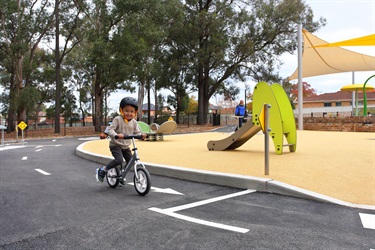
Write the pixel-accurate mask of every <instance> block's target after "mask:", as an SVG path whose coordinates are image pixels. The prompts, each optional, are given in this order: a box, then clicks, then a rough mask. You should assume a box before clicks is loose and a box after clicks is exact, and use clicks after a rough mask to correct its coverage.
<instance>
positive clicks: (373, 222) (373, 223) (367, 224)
mask: <svg viewBox="0 0 375 250" xmlns="http://www.w3.org/2000/svg"><path fill="white" fill-rule="evenodd" d="M359 217H361V222H362V225H363V227H364V228H368V229H374V230H375V214H364V213H359Z"/></svg>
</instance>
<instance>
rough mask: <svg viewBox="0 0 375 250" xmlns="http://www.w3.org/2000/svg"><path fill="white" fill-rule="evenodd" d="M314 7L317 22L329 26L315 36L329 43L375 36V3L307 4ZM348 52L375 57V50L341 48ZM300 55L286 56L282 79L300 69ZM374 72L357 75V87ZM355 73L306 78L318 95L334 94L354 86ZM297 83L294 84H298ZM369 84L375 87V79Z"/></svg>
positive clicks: (316, 0) (313, 0) (319, 0)
mask: <svg viewBox="0 0 375 250" xmlns="http://www.w3.org/2000/svg"><path fill="white" fill-rule="evenodd" d="M306 3H307V4H308V5H310V6H311V8H312V10H313V12H314V16H315V17H316V18H315V19H318V18H319V17H324V18H325V19H326V25H325V26H324V27H322V28H320V29H319V30H318V31H317V32H314V33H313V35H315V36H317V37H319V38H321V39H322V40H325V41H327V42H330V43H332V42H338V41H342V40H347V39H352V38H357V37H362V36H367V35H370V34H374V33H375V0H351V1H348V0H306ZM342 48H345V49H347V50H351V51H355V52H359V53H363V54H366V55H370V56H375V46H363V47H354V46H351V47H342ZM297 59H298V58H297V52H295V54H294V55H285V56H283V61H284V63H285V64H284V65H283V66H282V67H281V69H280V75H281V76H283V77H284V76H285V77H287V76H289V75H291V74H292V73H293V72H294V70H295V69H296V68H297ZM374 74H375V71H364V72H355V73H354V81H355V82H354V83H364V82H365V81H366V79H368V78H369V77H370V76H372V75H374ZM352 78H353V77H352V72H347V73H338V74H329V75H322V76H314V77H307V78H303V81H305V82H307V83H309V84H310V85H311V87H312V88H314V89H315V90H316V92H317V93H318V94H323V93H333V92H337V91H339V90H340V88H341V87H343V86H345V85H349V84H352V83H353V82H352V81H353V80H352ZM296 82H297V80H295V81H293V83H296ZM368 84H371V85H373V86H375V84H374V78H373V79H371V80H370V81H369V82H368Z"/></svg>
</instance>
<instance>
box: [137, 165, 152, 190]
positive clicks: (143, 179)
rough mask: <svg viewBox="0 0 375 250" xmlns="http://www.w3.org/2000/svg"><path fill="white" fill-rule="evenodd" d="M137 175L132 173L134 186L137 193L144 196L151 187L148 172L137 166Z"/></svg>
mask: <svg viewBox="0 0 375 250" xmlns="http://www.w3.org/2000/svg"><path fill="white" fill-rule="evenodd" d="M137 175H138V178H137ZM137 175H136V174H135V173H134V188H135V190H136V191H137V193H138V194H139V195H142V196H145V195H146V194H148V192H150V189H151V177H150V173H149V172H148V171H147V169H145V168H138V169H137Z"/></svg>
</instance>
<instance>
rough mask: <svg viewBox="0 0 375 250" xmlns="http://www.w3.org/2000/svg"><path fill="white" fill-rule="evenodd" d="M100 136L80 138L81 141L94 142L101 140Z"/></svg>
mask: <svg viewBox="0 0 375 250" xmlns="http://www.w3.org/2000/svg"><path fill="white" fill-rule="evenodd" d="M99 139H100V138H99V136H97V137H84V138H78V140H79V141H93V140H99Z"/></svg>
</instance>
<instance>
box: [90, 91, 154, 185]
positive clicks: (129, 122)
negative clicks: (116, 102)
mask: <svg viewBox="0 0 375 250" xmlns="http://www.w3.org/2000/svg"><path fill="white" fill-rule="evenodd" d="M137 111H138V101H137V100H136V99H134V98H132V97H125V98H123V99H122V100H121V102H120V108H119V112H120V114H121V115H119V116H116V117H115V118H114V119H113V121H112V124H111V125H110V126H109V129H108V131H107V132H108V136H109V137H110V138H111V140H110V142H109V149H110V150H111V153H112V156H113V157H114V159H113V160H112V161H111V162H109V163H108V164H107V165H106V166H103V167H101V168H98V169H96V180H97V181H100V182H103V179H104V176H105V175H106V173H107V171H108V170H110V169H111V168H114V167H116V166H118V165H121V163H122V161H123V158H124V159H125V161H126V162H129V160H130V158H131V157H132V153H131V150H130V148H129V146H130V144H131V140H124V135H131V134H137V135H139V134H141V131H140V129H139V127H138V123H137V121H136V120H135V119H134V117H135V116H136V114H137ZM116 135H117V137H118V139H115V136H116ZM146 137H147V135H146V134H142V139H143V140H144V139H145V138H146ZM120 184H122V185H124V184H125V182H124V180H123V179H120Z"/></svg>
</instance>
